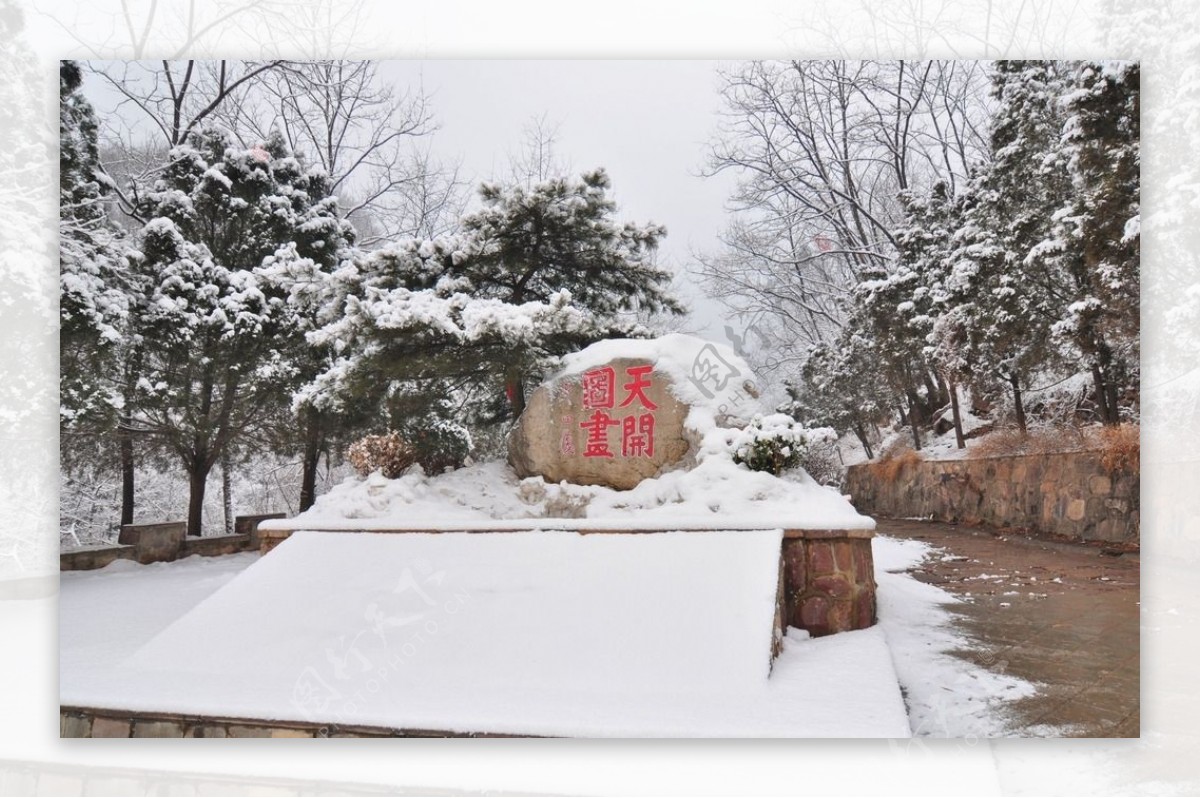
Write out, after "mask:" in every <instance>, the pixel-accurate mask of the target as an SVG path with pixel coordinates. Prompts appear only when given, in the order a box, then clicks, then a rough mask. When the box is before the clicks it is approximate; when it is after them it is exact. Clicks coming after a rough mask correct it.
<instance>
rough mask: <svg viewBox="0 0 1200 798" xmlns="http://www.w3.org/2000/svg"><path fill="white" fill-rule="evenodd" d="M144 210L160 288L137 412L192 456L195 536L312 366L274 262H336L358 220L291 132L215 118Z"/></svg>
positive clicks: (149, 290) (145, 246)
mask: <svg viewBox="0 0 1200 798" xmlns="http://www.w3.org/2000/svg"><path fill="white" fill-rule="evenodd" d="M139 211H140V215H141V216H142V218H145V219H147V222H146V223H145V225H144V227H143V228H142V231H141V234H140V238H141V249H142V252H141V254H140V257H139V258H138V259H137V263H136V266H137V269H138V271H139V273H140V274H141V275H142V277H143V278H144V279H145V281H146V286H147V287H146V296H145V310H144V311H143V312H141V313H139V314H138V316H137V331H138V333H139V334H140V336H141V339H142V342H143V344H144V346H143V363H142V366H141V369H140V375H139V378H138V381H137V384H136V388H137V402H136V417H135V423H136V424H137V425H138V427H139V428H140V429H141V430H142V431H144V432H146V433H148V434H151V435H154V436H156V437H157V438H158V439H159V440H160V441H162V442H163V444H164V445H165V446H167V447H168V448H169V449H170V450H171V451H173V452H174V454H175V455H176V456H177V457H178V458H179V460H180V461H181V463H182V465H183V467H184V470H185V471H186V472H187V474H188V478H189V487H190V490H189V502H188V534H190V535H199V534H201V531H202V509H203V502H204V491H205V484H206V480H207V478H208V474H209V472H210V471H211V469H212V467H213V465H214V464H215V463H217V462H218V461H219V459H220V458H221V456H222V453H223V452H224V451H225V450H226V449H227V448H229V447H231V446H236V445H238V444H239V443H240V442H244V441H245V440H246V439H247V438H248V436H250V435H251V434H252V433H254V432H256V431H258V430H260V429H261V428H262V426H263V425H264V424H266V423H267V422H268V421H269V420H271V418H272V417H273V416H277V415H278V414H279V413H280V412H281V405H280V398H281V397H284V398H286V397H287V396H289V395H290V393H291V391H292V389H293V388H294V386H295V382H296V380H297V376H298V371H299V366H298V364H297V362H296V359H295V357H294V356H295V352H296V346H297V345H298V342H297V339H296V336H297V335H298V334H302V333H303V330H302V329H301V328H299V326H298V325H297V324H296V319H295V316H294V313H293V305H292V303H290V302H288V301H287V297H286V295H285V293H284V290H283V289H282V288H281V287H280V286H279V285H278V284H277V283H276V282H275V281H274V280H273V279H272V277H271V275H270V274H269V273H267V272H265V271H264V260H265V259H266V258H267V257H268V256H271V255H273V254H274V253H276V252H277V251H278V250H280V249H281V248H288V249H290V250H294V251H295V252H296V254H297V256H299V257H302V258H307V259H309V260H311V261H312V262H314V263H320V264H330V263H332V261H333V259H335V258H336V256H337V253H339V252H340V251H341V249H342V247H343V244H344V242H345V240H346V238H347V236H348V230H347V227H346V225H345V224H344V223H343V222H341V221H340V220H339V218H338V215H337V208H336V200H334V199H333V198H332V197H330V196H329V192H328V185H327V179H326V177H325V175H324V173H323V172H321V171H320V170H317V169H309V168H306V167H305V166H304V165H303V164H302V163H301V162H300V161H298V160H297V159H296V158H294V157H292V155H291V153H289V152H288V151H287V149H286V147H285V146H284V145H283V143H282V140H281V139H279V138H278V137H275V138H273V139H271V140H270V141H268V142H266V143H265V144H264V145H262V146H260V147H255V148H252V149H249V150H244V149H239V148H236V147H234V146H232V144H231V141H230V139H229V138H228V137H227V136H226V135H225V134H224V133H222V132H220V131H217V130H213V129H208V130H204V131H202V132H200V133H198V134H196V135H194V136H193V137H192V138H191V139H190V141H189V143H188V144H186V145H182V146H179V147H175V148H173V149H172V150H171V152H170V154H169V160H168V162H167V163H166V164H165V165H164V168H163V171H162V177H161V178H160V179H159V180H158V181H157V183H156V184H155V185H154V187H153V190H151V191H149V192H147V193H146V194H145V195H143V196H142V197H141V198H140V200H139Z"/></svg>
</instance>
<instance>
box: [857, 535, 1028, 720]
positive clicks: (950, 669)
mask: <svg viewBox="0 0 1200 798" xmlns="http://www.w3.org/2000/svg"><path fill="white" fill-rule="evenodd" d="M872 550H873V554H874V559H875V580H876V582H877V583H878V585H879V587H878V601H879V623H878V627H879V628H880V629H882V630H883V633H884V634H885V635H886V636H887V641H888V647H889V648H890V649H891V652H892V661H893V662H894V664H895V667H896V673H897V675H898V676H899V678H900V684H901V685H903V687H904V693H905V700H906V703H907V704H908V714H909V722H910V723H911V725H912V730H913V735H914V736H917V737H1003V736H1006V735H1009V734H1012V733H1013V730H1012V729H1011V728H1010V727H1009V725H1008V721H1007V718H1006V716H1005V712H1004V705H1005V704H1006V703H1007V702H1009V701H1012V700H1015V699H1018V698H1025V697H1028V696H1031V695H1033V694H1034V692H1035V691H1036V688H1035V686H1034V685H1033V684H1030V683H1029V682H1027V681H1024V680H1022V679H1018V678H1016V677H1013V676H1007V675H1005V674H1002V673H996V672H994V671H989V670H987V669H986V668H982V667H979V666H977V665H975V664H973V663H970V662H967V661H966V660H964V659H962V658H960V657H956V656H954V655H953V654H952V653H951V652H954V651H960V650H964V649H969V648H970V647H971V641H970V640H969V639H968V638H967V637H966V636H965V635H963V634H962V633H961V632H959V631H957V630H956V629H955V628H954V626H953V615H952V610H951V609H950V608H951V607H952V606H953V605H954V604H956V603H958V602H959V601H960V600H959V599H958V598H956V597H955V596H953V595H951V594H950V593H948V592H946V591H945V590H942V589H941V588H939V587H936V586H934V585H927V584H925V583H923V582H919V581H917V580H916V579H913V578H912V577H911V576H909V575H907V574H905V573H904V571H905V570H907V569H909V568H912V567H913V566H915V565H917V564H918V563H920V562H921V561H922V560H923V559H925V558H926V557H928V556H931V555H932V554H934V552H935V550H934V548H933V547H932V546H929V545H928V544H925V543H922V542H920V541H915V540H897V539H895V538H888V537H883V536H880V537H876V538H875V540H874V545H873V549H872Z"/></svg>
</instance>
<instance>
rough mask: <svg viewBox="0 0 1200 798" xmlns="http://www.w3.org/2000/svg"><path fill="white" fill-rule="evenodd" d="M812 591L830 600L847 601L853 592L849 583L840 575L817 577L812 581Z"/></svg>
mask: <svg viewBox="0 0 1200 798" xmlns="http://www.w3.org/2000/svg"><path fill="white" fill-rule="evenodd" d="M812 589H813V590H814V591H816V592H817V593H819V594H821V595H823V596H828V597H829V598H831V599H848V598H850V594H851V593H852V592H853V589H852V587H851V585H850V582H849V581H848V580H847V579H846V577H844V576H842V575H841V574H831V575H827V576H818V577H817V578H815V579H813V582H812Z"/></svg>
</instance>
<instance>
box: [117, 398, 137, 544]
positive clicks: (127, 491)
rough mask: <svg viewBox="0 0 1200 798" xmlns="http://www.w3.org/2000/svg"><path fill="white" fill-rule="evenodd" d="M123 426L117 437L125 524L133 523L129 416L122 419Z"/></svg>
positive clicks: (123, 523) (131, 454)
mask: <svg viewBox="0 0 1200 798" xmlns="http://www.w3.org/2000/svg"><path fill="white" fill-rule="evenodd" d="M121 427H122V429H121V430H120V431H118V433H117V437H118V438H119V440H120V447H121V524H122V526H124V525H125V524H132V523H133V500H134V493H133V488H134V483H133V478H134V469H133V435H132V433H130V431H129V419H128V418H122V419H121Z"/></svg>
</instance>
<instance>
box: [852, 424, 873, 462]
mask: <svg viewBox="0 0 1200 798" xmlns="http://www.w3.org/2000/svg"><path fill="white" fill-rule="evenodd" d="M854 435H855V436H856V437H857V438H858V442H859V443H861V444H862V445H863V452H864V453H865V454H866V455H867V459H868V460H874V459H875V454H874V453H873V452H872V451H871V441H870V440H869V439H868V438H867V431H866V429H864V428H863V425H862V422H861V421H855V422H854Z"/></svg>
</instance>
